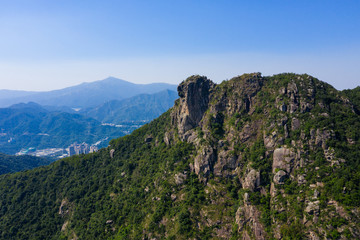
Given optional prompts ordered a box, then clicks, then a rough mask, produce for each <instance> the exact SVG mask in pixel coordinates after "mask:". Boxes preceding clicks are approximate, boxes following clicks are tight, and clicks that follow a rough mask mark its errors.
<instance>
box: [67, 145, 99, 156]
mask: <svg viewBox="0 0 360 240" xmlns="http://www.w3.org/2000/svg"><path fill="white" fill-rule="evenodd" d="M96 151H98V147H97V146H95V145H89V144H87V143H85V142H83V143H80V144H78V143H73V144H71V145H70V146H69V148H68V154H69V156H73V155H77V154H87V153H93V152H96Z"/></svg>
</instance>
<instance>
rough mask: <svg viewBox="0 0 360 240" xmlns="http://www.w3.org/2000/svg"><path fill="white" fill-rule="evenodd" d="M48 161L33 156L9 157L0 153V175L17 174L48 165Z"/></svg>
mask: <svg viewBox="0 0 360 240" xmlns="http://www.w3.org/2000/svg"><path fill="white" fill-rule="evenodd" d="M49 163H50V161H49V160H46V159H43V158H39V157H33V156H27V155H24V156H10V155H6V154H3V153H0V175H1V174H5V173H13V172H19V171H23V170H28V169H32V168H36V167H39V166H44V165H48V164H49Z"/></svg>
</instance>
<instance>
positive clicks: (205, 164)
mask: <svg viewBox="0 0 360 240" xmlns="http://www.w3.org/2000/svg"><path fill="white" fill-rule="evenodd" d="M215 161H216V154H215V152H214V149H213V148H211V147H209V146H207V147H204V148H203V149H202V151H201V152H200V154H199V155H198V156H197V157H196V158H195V161H194V170H195V173H196V174H199V173H200V172H202V173H204V175H205V176H207V175H209V174H210V172H211V171H212V169H213V166H214V163H215Z"/></svg>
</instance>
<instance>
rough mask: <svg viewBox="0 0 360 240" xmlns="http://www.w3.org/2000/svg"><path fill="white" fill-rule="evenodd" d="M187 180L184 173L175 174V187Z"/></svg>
mask: <svg viewBox="0 0 360 240" xmlns="http://www.w3.org/2000/svg"><path fill="white" fill-rule="evenodd" d="M186 179H187V175H186V174H184V173H177V174H175V183H176V184H177V185H181V184H183V183H184V181H185V180H186Z"/></svg>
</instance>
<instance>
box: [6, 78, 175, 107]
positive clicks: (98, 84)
mask: <svg viewBox="0 0 360 240" xmlns="http://www.w3.org/2000/svg"><path fill="white" fill-rule="evenodd" d="M166 89H170V90H175V89H176V86H175V85H171V84H166V83H152V84H134V83H130V82H127V81H124V80H121V79H117V78H113V77H109V78H106V79H104V80H100V81H95V82H90V83H82V84H80V85H77V86H73V87H68V88H64V89H60V90H54V91H48V92H36V93H28V92H21V91H9V90H0V91H2V92H0V93H5V91H7V94H6V96H8V97H7V98H5V97H1V98H0V107H8V106H10V105H13V104H16V103H21V102H25V103H26V102H36V103H38V104H40V105H49V106H67V107H71V108H88V107H95V106H97V105H99V104H101V103H104V102H107V101H110V100H120V99H125V98H129V97H133V96H136V95H139V94H144V93H147V94H152V93H156V92H159V91H162V90H166ZM12 93H13V94H14V97H10V96H11V94H12Z"/></svg>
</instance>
